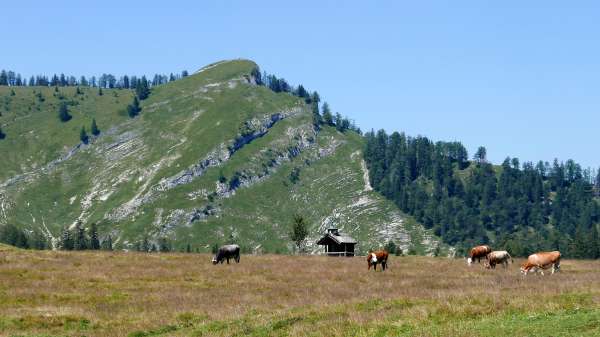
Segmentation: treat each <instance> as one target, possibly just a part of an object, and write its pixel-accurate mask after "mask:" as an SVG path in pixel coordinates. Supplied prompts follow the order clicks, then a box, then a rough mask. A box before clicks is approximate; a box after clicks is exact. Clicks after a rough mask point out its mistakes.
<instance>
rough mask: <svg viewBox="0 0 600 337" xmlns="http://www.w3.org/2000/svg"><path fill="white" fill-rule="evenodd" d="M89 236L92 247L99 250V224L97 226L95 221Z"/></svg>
mask: <svg viewBox="0 0 600 337" xmlns="http://www.w3.org/2000/svg"><path fill="white" fill-rule="evenodd" d="M89 237H90V247H89V248H90V249H93V250H98V249H100V240H99V239H98V226H96V223H95V222H92V225H91V226H90V229H89Z"/></svg>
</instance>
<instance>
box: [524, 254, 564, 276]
mask: <svg viewBox="0 0 600 337" xmlns="http://www.w3.org/2000/svg"><path fill="white" fill-rule="evenodd" d="M550 267H552V274H554V272H555V271H559V270H560V252H559V251H557V250H555V251H553V252H538V253H535V254H531V255H529V257H528V258H527V261H525V262H524V263H523V264H522V265H521V273H522V274H523V275H527V273H528V272H538V271H540V272H541V274H542V275H544V269H548V268H550Z"/></svg>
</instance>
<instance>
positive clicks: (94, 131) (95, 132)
mask: <svg viewBox="0 0 600 337" xmlns="http://www.w3.org/2000/svg"><path fill="white" fill-rule="evenodd" d="M90 130H91V131H92V135H94V136H98V135H99V134H100V129H98V125H97V124H96V119H95V118H94V119H92V126H91V128H90Z"/></svg>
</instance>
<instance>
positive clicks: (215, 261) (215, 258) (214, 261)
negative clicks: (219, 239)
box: [212, 256, 219, 264]
mask: <svg viewBox="0 0 600 337" xmlns="http://www.w3.org/2000/svg"><path fill="white" fill-rule="evenodd" d="M217 263H219V261H218V260H217V257H216V256H215V257H213V258H212V264H217Z"/></svg>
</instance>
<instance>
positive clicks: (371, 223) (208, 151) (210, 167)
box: [0, 60, 451, 254]
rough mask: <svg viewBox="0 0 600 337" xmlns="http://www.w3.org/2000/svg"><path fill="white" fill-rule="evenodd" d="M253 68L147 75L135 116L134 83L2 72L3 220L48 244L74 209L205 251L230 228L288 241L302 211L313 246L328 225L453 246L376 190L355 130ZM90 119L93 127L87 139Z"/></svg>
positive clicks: (104, 231) (89, 219)
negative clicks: (45, 81)
mask: <svg viewBox="0 0 600 337" xmlns="http://www.w3.org/2000/svg"><path fill="white" fill-rule="evenodd" d="M256 69H257V65H256V64H255V63H253V62H251V61H247V60H233V61H223V62H218V63H215V64H212V65H209V66H206V67H204V68H203V69H201V70H199V71H198V72H196V73H195V74H192V75H190V76H187V77H184V78H182V79H179V80H177V81H173V82H169V83H167V84H163V85H159V86H155V87H152V90H151V94H150V96H149V97H148V98H147V99H145V100H143V101H141V109H142V110H141V113H140V114H139V116H137V117H135V118H130V117H129V116H128V114H127V109H128V105H130V104H132V101H133V97H134V95H135V93H134V92H133V91H132V90H128V89H102V92H100V90H99V89H98V88H95V87H77V88H76V87H60V88H54V87H40V86H36V87H8V86H0V97H1V99H2V102H1V103H2V104H3V105H2V106H0V112H1V116H0V127H1V129H2V131H3V132H4V133H5V134H6V137H5V138H4V139H2V140H0V157H1V158H2V159H3V160H2V163H1V165H2V169H1V170H0V225H2V224H4V225H6V224H14V225H16V226H18V227H20V228H23V229H26V230H27V231H29V232H33V231H36V230H41V231H42V232H43V233H44V235H46V236H47V237H49V238H51V239H52V241H53V244H54V245H55V246H56V244H57V243H58V242H59V241H60V240H59V238H60V235H61V232H62V231H63V228H65V227H68V228H73V227H75V226H76V224H77V223H78V222H79V223H81V224H82V225H83V226H84V227H89V226H91V224H92V223H96V224H97V225H98V228H99V232H100V238H101V239H102V240H104V239H107V238H108V237H109V236H110V238H111V239H112V241H113V243H114V244H115V246H116V247H118V248H124V249H134V248H135V247H137V246H139V245H140V244H141V243H142V242H143V241H144V240H145V239H147V240H149V241H150V242H151V243H155V244H158V241H159V240H160V239H168V241H169V242H170V243H171V244H172V245H173V246H174V248H175V249H183V248H184V247H187V246H188V245H189V246H191V247H192V249H198V250H200V251H208V250H210V249H211V247H212V246H214V245H215V244H219V243H224V242H226V241H228V240H230V239H232V238H233V240H235V241H236V242H239V243H240V244H241V245H242V248H243V249H244V250H245V251H247V252H249V251H262V252H282V253H283V252H288V251H290V250H291V247H292V244H291V242H290V240H289V239H288V233H289V232H290V229H291V223H292V218H293V215H294V214H296V213H298V214H301V215H302V216H304V217H305V219H306V221H307V223H308V224H309V226H310V235H309V240H308V241H309V249H310V250H311V251H316V250H317V249H318V247H315V246H314V242H315V240H316V239H317V238H318V237H319V236H320V235H321V234H322V233H323V232H324V231H325V229H326V228H327V227H330V226H335V227H338V228H340V229H341V230H343V231H345V232H347V233H348V234H350V235H351V236H353V237H355V238H356V239H358V241H359V245H358V247H357V249H358V250H359V251H361V252H365V251H366V250H368V249H370V248H376V247H380V246H382V245H384V244H385V243H387V242H388V241H394V242H395V243H396V244H397V245H399V246H400V247H402V248H403V249H404V250H405V251H406V250H409V249H410V250H411V251H413V252H415V253H428V254H432V253H433V252H434V251H435V250H441V251H443V252H446V251H448V250H449V249H451V248H450V247H449V246H447V245H444V244H441V243H440V240H439V238H437V237H436V236H435V235H433V234H432V232H431V230H426V229H424V227H423V226H422V225H420V224H419V223H417V222H416V221H415V220H414V219H413V217H411V216H407V215H406V214H405V213H403V212H402V211H401V210H400V209H399V208H398V207H397V206H396V205H395V204H394V203H393V202H392V201H389V200H387V199H386V198H384V197H382V196H381V195H380V194H379V193H378V192H376V191H373V189H372V188H371V186H370V183H369V181H370V180H369V176H368V174H369V173H368V170H367V168H366V165H365V162H364V160H363V153H362V151H363V149H364V147H365V140H364V138H363V137H362V136H361V135H359V134H358V133H356V132H354V131H351V130H346V131H344V132H340V131H338V130H336V129H335V128H334V127H331V126H325V125H324V126H322V127H320V128H315V127H314V126H313V114H312V106H311V105H310V104H307V103H306V102H305V100H303V99H301V98H299V97H297V96H294V95H292V94H290V93H287V92H279V93H277V92H274V91H273V90H270V89H269V88H268V87H266V86H264V85H258V84H257V78H256V77H255V75H254V74H255V71H256ZM313 104H314V103H313ZM61 106H65V107H67V110H68V112H69V114H70V116H71V118H70V120H68V121H66V122H61V121H60V120H59V118H58V113H59V110H60V109H61ZM93 119H95V121H96V122H97V125H98V127H99V129H100V134H99V135H98V136H94V135H90V136H89V137H90V138H89V141H88V142H86V143H84V142H82V141H81V140H80V139H82V138H83V137H80V133H81V129H82V127H85V128H86V130H87V134H90V125H91V123H92V120H93Z"/></svg>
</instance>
